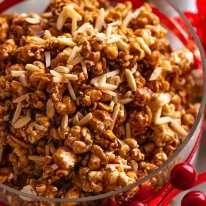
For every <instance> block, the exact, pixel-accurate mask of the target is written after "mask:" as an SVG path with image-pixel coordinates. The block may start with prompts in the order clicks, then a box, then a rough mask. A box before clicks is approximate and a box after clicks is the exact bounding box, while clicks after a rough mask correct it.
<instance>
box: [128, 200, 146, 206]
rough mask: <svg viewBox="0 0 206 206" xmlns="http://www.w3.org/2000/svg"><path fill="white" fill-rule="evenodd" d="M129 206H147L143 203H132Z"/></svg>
mask: <svg viewBox="0 0 206 206" xmlns="http://www.w3.org/2000/svg"><path fill="white" fill-rule="evenodd" d="M128 206H147V205H146V204H145V203H143V202H139V201H132V202H130V203H129V205H128Z"/></svg>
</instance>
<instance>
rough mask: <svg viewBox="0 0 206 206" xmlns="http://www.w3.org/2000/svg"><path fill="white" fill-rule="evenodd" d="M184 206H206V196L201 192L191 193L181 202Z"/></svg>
mask: <svg viewBox="0 0 206 206" xmlns="http://www.w3.org/2000/svg"><path fill="white" fill-rule="evenodd" d="M181 205H182V206H206V196H205V195H204V194H203V193H202V192H200V191H194V192H189V193H188V194H187V195H185V196H184V198H183V199H182V202H181Z"/></svg>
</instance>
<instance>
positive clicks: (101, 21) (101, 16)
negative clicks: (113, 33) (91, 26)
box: [95, 8, 105, 31]
mask: <svg viewBox="0 0 206 206" xmlns="http://www.w3.org/2000/svg"><path fill="white" fill-rule="evenodd" d="M104 16H105V11H104V8H101V9H100V10H99V14H98V17H97V20H96V24H95V29H97V31H101V30H102V28H103V26H104Z"/></svg>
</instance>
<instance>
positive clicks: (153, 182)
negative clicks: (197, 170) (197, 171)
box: [0, 0, 206, 206]
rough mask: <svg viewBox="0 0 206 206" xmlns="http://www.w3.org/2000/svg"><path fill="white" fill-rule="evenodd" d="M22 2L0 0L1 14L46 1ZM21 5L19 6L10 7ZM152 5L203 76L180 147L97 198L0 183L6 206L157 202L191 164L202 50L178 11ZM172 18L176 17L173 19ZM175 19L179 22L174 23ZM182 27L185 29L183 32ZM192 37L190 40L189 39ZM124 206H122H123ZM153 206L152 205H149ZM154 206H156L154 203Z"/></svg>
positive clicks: (205, 90) (164, 1) (205, 71)
mask: <svg viewBox="0 0 206 206" xmlns="http://www.w3.org/2000/svg"><path fill="white" fill-rule="evenodd" d="M21 1H22V0H15V1H13V0H8V1H3V3H1V4H0V10H1V11H3V10H5V9H6V8H8V7H10V8H9V9H8V10H7V11H6V12H20V13H22V12H27V11H35V12H38V11H39V12H40V11H42V10H43V9H44V8H46V5H47V4H48V1H46V0H45V1H41V4H39V5H37V4H36V1H35V0H34V1H26V2H25V1H22V2H21ZM19 2H21V3H20V4H19V5H15V6H13V7H12V5H14V4H16V3H19ZM150 3H151V4H152V6H153V9H154V12H155V13H156V14H157V15H158V16H159V17H160V19H161V22H162V25H163V26H165V27H167V29H168V31H169V32H168V37H169V39H170V42H171V45H172V47H173V48H174V49H179V48H183V47H187V48H188V49H190V50H192V52H193V53H194V55H195V56H196V60H197V62H198V64H197V71H198V72H199V73H200V74H202V75H200V76H201V78H200V79H199V80H198V81H200V82H201V84H202V99H201V105H200V108H199V112H198V115H197V118H196V121H195V123H194V126H193V128H192V130H191V132H190V134H189V135H188V137H187V138H186V139H185V141H184V142H183V143H182V144H181V146H180V147H179V148H178V149H177V150H176V151H175V153H174V154H173V155H172V157H171V158H170V159H168V160H167V161H166V162H165V163H164V164H163V165H162V166H161V167H159V168H158V169H156V170H154V171H153V172H152V173H150V174H149V175H148V176H146V177H144V178H142V179H140V180H139V181H138V182H136V183H134V184H132V185H129V186H127V187H124V188H121V189H118V190H116V191H112V192H107V193H104V194H100V195H95V196H88V197H81V198H76V199H66V198H64V199H58V198H56V199H49V198H47V197H39V196H34V195H32V194H26V193H22V192H20V191H18V190H16V189H13V188H11V187H9V186H6V185H3V184H0V198H1V199H2V201H4V202H5V203H6V204H8V205H15V206H55V205H61V206H74V205H88V206H90V205H107V206H109V205H111V206H115V205H121V203H122V202H126V201H127V199H130V198H132V197H133V196H135V199H137V200H140V201H144V202H152V199H154V198H157V197H158V198H159V202H161V199H162V198H163V196H164V194H165V193H167V192H168V191H169V190H170V189H171V188H170V187H169V186H168V184H167V183H168V181H169V177H170V172H171V170H172V168H173V167H174V165H176V164H177V163H180V162H185V161H187V162H191V161H192V159H193V158H194V156H195V153H196V151H197V149H198V145H199V142H200V138H201V135H202V131H203V119H204V109H205V103H206V65H205V60H204V51H203V48H202V46H201V42H200V40H199V38H198V37H197V35H196V33H195V31H194V29H193V28H192V26H191V24H190V23H189V22H188V20H187V19H186V18H185V17H184V15H183V14H182V13H181V11H180V10H179V9H178V8H177V7H175V6H174V5H173V4H172V3H171V2H170V1H168V0H150ZM174 17H175V18H174ZM176 18H178V19H180V20H181V24H179V22H180V21H176ZM182 24H184V30H183V29H182ZM191 38H192V40H191ZM123 205H125V204H124V203H123ZM151 205H152V204H151ZM153 205H154V206H157V205H158V204H157V203H153Z"/></svg>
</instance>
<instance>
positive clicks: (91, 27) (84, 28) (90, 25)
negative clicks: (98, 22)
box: [74, 23, 94, 36]
mask: <svg viewBox="0 0 206 206" xmlns="http://www.w3.org/2000/svg"><path fill="white" fill-rule="evenodd" d="M90 29H94V27H93V25H92V24H90V23H85V24H83V25H82V26H80V27H79V28H78V29H77V30H76V31H75V32H74V36H75V35H77V34H78V33H82V32H85V31H86V30H90Z"/></svg>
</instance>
